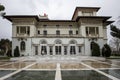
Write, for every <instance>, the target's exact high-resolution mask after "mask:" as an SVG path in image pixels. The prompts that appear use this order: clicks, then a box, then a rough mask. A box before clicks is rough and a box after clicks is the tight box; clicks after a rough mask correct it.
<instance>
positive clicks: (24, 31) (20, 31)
mask: <svg viewBox="0 0 120 80" xmlns="http://www.w3.org/2000/svg"><path fill="white" fill-rule="evenodd" d="M16 31H17V34H28V35H29V34H30V27H29V26H17V28H16Z"/></svg>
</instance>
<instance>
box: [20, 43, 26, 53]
mask: <svg viewBox="0 0 120 80" xmlns="http://www.w3.org/2000/svg"><path fill="white" fill-rule="evenodd" d="M20 49H21V51H25V42H24V41H22V42H21V44H20Z"/></svg>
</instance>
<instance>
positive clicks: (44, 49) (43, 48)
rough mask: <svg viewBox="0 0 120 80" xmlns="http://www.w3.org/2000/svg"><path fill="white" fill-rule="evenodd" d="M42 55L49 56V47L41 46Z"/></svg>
mask: <svg viewBox="0 0 120 80" xmlns="http://www.w3.org/2000/svg"><path fill="white" fill-rule="evenodd" d="M41 54H42V55H46V54H47V47H46V46H41Z"/></svg>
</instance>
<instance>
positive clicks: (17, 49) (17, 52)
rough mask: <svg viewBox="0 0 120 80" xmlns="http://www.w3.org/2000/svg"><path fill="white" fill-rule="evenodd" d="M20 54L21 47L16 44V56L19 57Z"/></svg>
mask: <svg viewBox="0 0 120 80" xmlns="http://www.w3.org/2000/svg"><path fill="white" fill-rule="evenodd" d="M19 56H20V52H19V47H18V46H16V48H15V49H14V57H19Z"/></svg>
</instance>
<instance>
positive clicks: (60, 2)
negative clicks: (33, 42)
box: [0, 0, 120, 37]
mask: <svg viewBox="0 0 120 80" xmlns="http://www.w3.org/2000/svg"><path fill="white" fill-rule="evenodd" d="M0 3H1V4H3V5H4V6H5V8H6V9H5V12H6V13H7V14H10V15H38V14H44V13H46V14H48V17H49V18H50V19H71V17H72V15H73V12H74V10H75V7H76V6H87V7H89V6H98V7H101V9H100V11H99V12H98V15H101V16H103V15H106V16H112V17H113V18H112V19H113V20H116V19H117V18H118V16H120V7H119V3H120V0H89V1H88V0H1V2H0ZM5 26H7V27H5ZM0 27H1V30H0V34H2V35H1V36H9V37H11V33H12V29H11V24H10V22H9V21H7V20H5V19H4V20H3V19H1V18H0ZM6 29H7V30H8V31H7V32H6ZM5 33H6V34H5Z"/></svg>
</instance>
